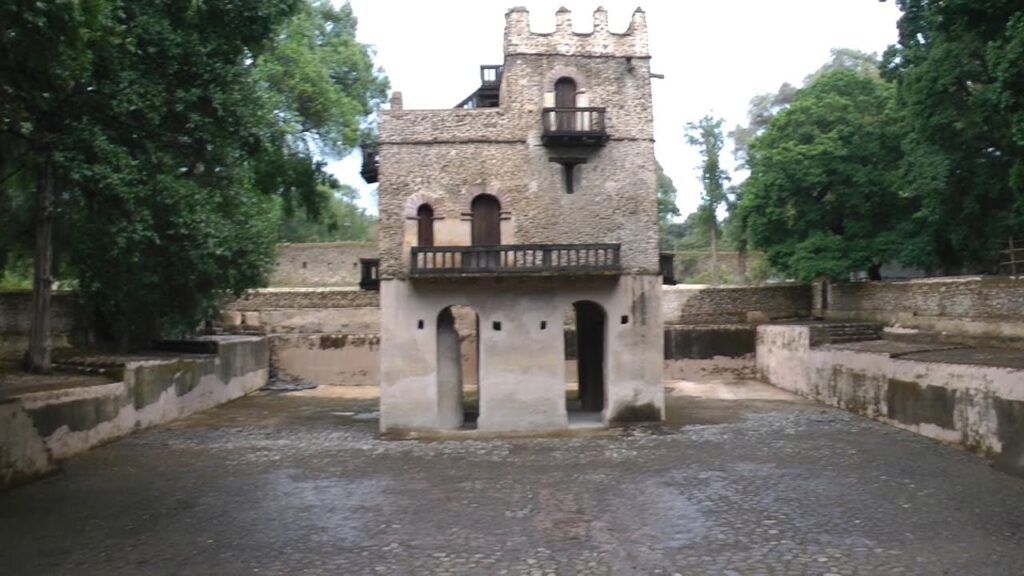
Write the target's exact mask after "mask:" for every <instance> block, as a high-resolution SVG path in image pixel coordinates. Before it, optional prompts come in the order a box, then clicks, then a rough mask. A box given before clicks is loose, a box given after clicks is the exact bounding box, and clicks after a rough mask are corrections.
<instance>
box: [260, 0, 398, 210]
mask: <svg viewBox="0 0 1024 576" xmlns="http://www.w3.org/2000/svg"><path fill="white" fill-rule="evenodd" d="M356 25H357V20H356V18H355V16H354V15H353V13H352V8H351V6H349V5H348V4H344V5H342V6H341V7H340V8H335V7H334V6H333V4H332V3H331V2H329V1H327V0H311V1H309V2H303V3H302V4H301V5H300V8H299V10H298V13H297V14H296V15H295V16H294V17H292V18H291V19H290V20H288V22H287V23H286V24H285V26H284V28H283V29H282V31H281V33H280V40H279V41H278V42H277V43H276V44H274V45H273V46H272V47H270V49H269V50H267V52H266V53H265V54H263V55H262V56H261V57H260V58H259V59H258V60H257V62H256V74H257V77H258V79H259V82H260V83H261V84H262V85H263V86H264V87H265V90H264V94H265V96H266V99H267V101H268V106H269V107H270V109H272V110H273V115H272V118H273V119H275V120H276V126H275V127H274V131H273V135H272V140H273V142H274V143H275V144H276V145H274V146H271V147H269V148H267V149H266V150H265V151H264V153H263V154H262V155H261V157H260V158H259V159H258V162H257V166H258V168H259V172H258V177H259V181H260V183H261V185H262V187H263V188H264V189H265V190H266V191H268V192H274V193H279V194H281V195H282V198H283V202H282V205H283V214H284V216H285V217H286V218H291V217H293V215H294V214H293V213H294V211H295V209H296V207H300V208H302V209H304V210H306V211H307V213H308V216H309V217H310V218H311V219H312V220H314V221H316V220H318V219H319V216H320V212H321V211H322V210H324V209H325V208H326V207H327V206H328V204H329V203H330V200H331V194H329V193H324V188H325V187H326V188H330V187H331V178H330V177H329V176H328V175H326V174H325V173H324V167H325V166H326V162H324V159H336V158H340V157H342V156H345V155H346V154H348V153H349V152H351V150H352V149H353V148H354V147H355V146H357V145H359V144H360V142H362V141H365V140H370V139H372V138H373V135H372V131H373V128H374V127H373V124H372V122H371V120H372V119H373V118H374V117H375V116H374V113H375V111H376V110H377V109H378V108H379V107H380V104H381V103H382V102H383V101H384V99H385V97H386V96H387V90H388V81H387V78H386V77H385V76H384V75H383V72H382V71H381V70H379V69H377V68H375V67H374V64H373V52H372V51H371V49H370V48H369V47H368V46H366V45H364V44H360V43H359V42H357V41H356ZM282 192H283V193H282Z"/></svg>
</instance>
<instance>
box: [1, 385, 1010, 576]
mask: <svg viewBox="0 0 1024 576" xmlns="http://www.w3.org/2000/svg"><path fill="white" fill-rule="evenodd" d="M327 392H331V394H327V395H325V394H324V391H323V390H316V391H312V392H310V393H297V394H259V395H256V396H251V397H248V398H244V399H242V400H239V401H236V402H234V403H232V404H229V405H226V406H222V407H220V408H217V409H214V410H211V411H208V412H206V413H204V414H201V415H198V416H195V417H191V418H188V419H186V420H182V421H180V422H177V423H175V424H173V425H170V426H165V427H162V428H159V429H155V430H151V431H147V432H143V433H140V434H137V435H134V436H132V437H130V438H128V439H125V440H122V441H120V442H117V443H115V444H112V445H109V446H106V447H102V448H99V449H96V450H94V451H92V452H90V453H88V454H86V455H83V456H81V457H77V458H73V459H71V460H70V461H68V462H66V463H65V465H64V470H63V472H61V473H60V474H58V475H55V476H52V477H50V478H47V479H44V480H42V481H39V482H36V483H34V484H31V485H28V486H23V487H21V488H17V489H14V490H11V491H8V492H6V493H0V542H2V545H0V573H3V574H18V575H22V574H76V575H81V574H102V575H109V576H113V575H121V574H188V575H192V574H216V575H230V574H331V575H339V574H396V575H403V576H404V575H413V574H487V575H493V574H539V575H547V574H607V575H616V576H618V575H628V574H665V575H671V574H683V575H687V576H690V575H700V574H714V575H721V574H742V575H761V574H764V575H767V574H821V575H824V574H842V575H852V574H865V575H881V574H922V575H940V574H949V575H957V576H962V575H984V574H991V575H999V576H1004V575H1008V574H1020V573H1022V571H1024V480H1021V479H1018V478H1013V477H1009V476H1006V475H1003V474H1001V473H998V472H995V471H993V470H991V469H990V468H989V467H988V466H987V465H986V464H985V463H984V462H983V461H981V460H980V459H978V458H976V457H974V456H972V455H970V454H967V453H964V452H961V451H958V450H955V449H953V448H949V447H946V446H943V445H940V444H938V443H936V442H933V441H931V440H927V439H925V438H921V437H917V436H914V435H912V434H910V433H907V432H902V431H898V430H894V429H891V428H888V427H886V426H883V425H881V424H876V423H874V422H871V421H869V420H865V419H863V418H859V417H857V416H853V415H850V414H847V413H844V412H838V411H835V410H830V409H824V408H821V407H818V406H815V405H811V404H808V403H805V402H801V401H795V400H793V399H792V398H791V397H789V396H787V395H785V394H783V393H781V392H778V391H776V390H774V389H771V388H767V387H764V386H761V385H755V384H750V383H747V384H741V383H734V384H730V385H723V384H711V385H701V386H697V385H679V386H675V387H672V388H671V389H670V391H669V392H670V394H671V398H670V399H671V406H672V410H671V415H672V422H673V423H672V424H670V425H664V426H656V427H637V428H628V429H620V430H614V431H610V432H600V433H591V434H589V435H585V436H570V437H551V438H535V439H490V440H483V439H471V440H465V439H463V440H442V441H384V440H379V439H377V437H376V434H375V430H376V424H377V423H376V421H375V420H374V419H373V418H374V413H373V411H374V410H375V408H376V401H375V399H373V398H352V397H350V396H352V395H351V394H348V393H347V392H345V391H344V390H338V389H332V390H328V391H327Z"/></svg>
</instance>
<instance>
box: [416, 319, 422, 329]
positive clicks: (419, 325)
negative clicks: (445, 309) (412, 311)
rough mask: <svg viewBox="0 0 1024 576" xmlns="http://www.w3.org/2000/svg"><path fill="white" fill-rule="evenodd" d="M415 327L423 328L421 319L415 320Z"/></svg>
mask: <svg viewBox="0 0 1024 576" xmlns="http://www.w3.org/2000/svg"><path fill="white" fill-rule="evenodd" d="M416 327H417V328H419V329H420V330H423V320H420V321H419V322H417V323H416Z"/></svg>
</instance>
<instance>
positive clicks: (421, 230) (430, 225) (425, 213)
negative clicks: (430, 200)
mask: <svg viewBox="0 0 1024 576" xmlns="http://www.w3.org/2000/svg"><path fill="white" fill-rule="evenodd" d="M416 245H417V246H433V245H434V209H433V208H432V207H431V206H430V204H420V207H419V208H417V209H416Z"/></svg>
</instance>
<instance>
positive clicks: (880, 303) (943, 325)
mask: <svg viewBox="0 0 1024 576" xmlns="http://www.w3.org/2000/svg"><path fill="white" fill-rule="evenodd" d="M822 290H823V287H822V285H821V284H817V285H815V294H814V302H815V304H814V306H815V308H816V312H817V313H818V314H820V315H823V316H824V317H825V318H826V319H827V320H834V321H843V322H849V321H857V322H876V323H879V324H886V325H891V326H896V327H898V328H902V329H908V330H921V331H925V332H928V333H932V334H939V335H942V334H945V336H946V337H948V338H950V339H952V340H957V339H958V338H960V339H963V340H966V341H968V342H971V343H975V344H981V345H984V344H988V345H998V346H1014V347H1019V348H1024V276H1022V277H1016V278H1015V277H1009V276H957V277H948V278H927V279H919V280H906V281H892V282H852V283H842V284H832V285H830V286H829V287H828V298H827V300H828V307H827V308H822Z"/></svg>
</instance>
